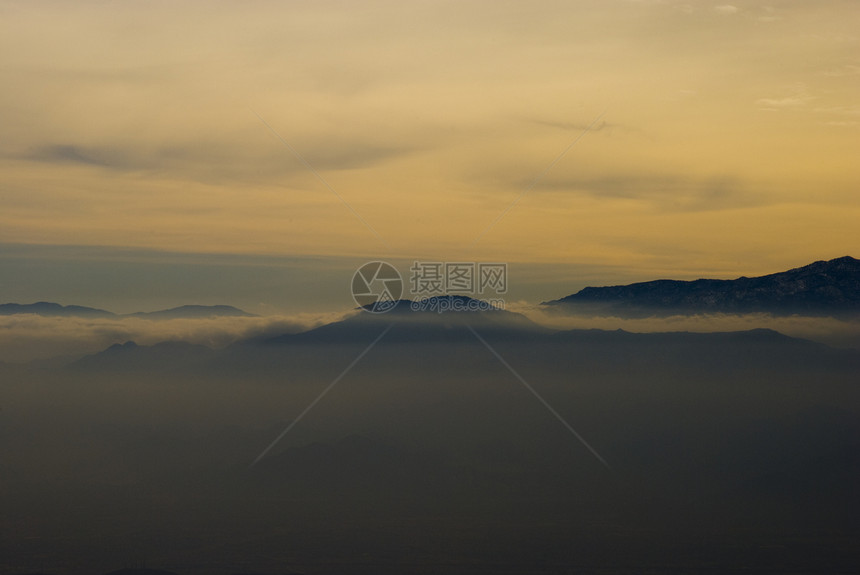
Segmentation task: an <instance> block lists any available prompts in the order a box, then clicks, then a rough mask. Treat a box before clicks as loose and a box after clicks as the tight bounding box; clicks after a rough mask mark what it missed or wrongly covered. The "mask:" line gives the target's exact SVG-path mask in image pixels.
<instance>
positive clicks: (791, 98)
mask: <svg viewBox="0 0 860 575" xmlns="http://www.w3.org/2000/svg"><path fill="white" fill-rule="evenodd" d="M815 99H816V97H815V96H812V95H811V94H809V92H808V91H807V89H806V86H805V85H803V84H798V85H796V86H794V87H793V88H792V89H791V93H790V94H789V95H787V96H783V97H780V98H759V99H758V100H756V102H755V103H756V106H758V107H759V109H762V110H770V111H778V110H799V109H801V108H804V107H806V105H807V104H809V103H810V102H811V101H813V100H815Z"/></svg>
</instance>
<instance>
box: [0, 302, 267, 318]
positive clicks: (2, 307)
mask: <svg viewBox="0 0 860 575" xmlns="http://www.w3.org/2000/svg"><path fill="white" fill-rule="evenodd" d="M18 314H35V315H41V316H45V317H89V318H97V317H103V318H119V317H140V318H145V319H196V318H207V317H256V316H255V315H254V314H252V313H248V312H246V311H243V310H241V309H239V308H236V307H233V306H231V305H183V306H179V307H174V308H171V309H165V310H158V311H149V312H145V311H139V312H135V313H130V314H116V313H113V312H111V311H107V310H103V309H98V308H92V307H85V306H80V305H61V304H58V303H52V302H46V301H40V302H36V303H30V304H18V303H4V304H0V315H18Z"/></svg>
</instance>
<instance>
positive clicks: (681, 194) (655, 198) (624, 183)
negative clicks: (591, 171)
mask: <svg viewBox="0 0 860 575" xmlns="http://www.w3.org/2000/svg"><path fill="white" fill-rule="evenodd" d="M539 188H542V189H547V188H549V189H553V190H564V191H568V192H570V193H577V194H587V195H590V196H593V197H597V198H616V199H629V200H639V201H644V202H648V203H651V204H653V205H654V206H656V207H658V208H660V209H661V210H666V211H708V210H721V209H727V208H739V207H750V206H755V205H762V204H765V203H767V198H766V197H765V196H764V195H763V194H762V193H760V192H759V193H757V192H754V191H752V190H750V189H749V188H748V187H747V186H746V185H744V183H743V182H742V181H741V180H740V179H739V178H737V177H735V176H731V175H716V176H712V177H706V178H697V177H694V176H688V175H683V174H669V173H664V174H659V173H657V174H654V173H635V172H631V173H626V174H624V173H621V174H618V173H616V174H608V175H601V176H592V177H588V176H582V177H571V178H564V177H555V178H553V177H551V176H550V177H549V178H547V179H546V180H545V181H542V182H541V184H540V186H539Z"/></svg>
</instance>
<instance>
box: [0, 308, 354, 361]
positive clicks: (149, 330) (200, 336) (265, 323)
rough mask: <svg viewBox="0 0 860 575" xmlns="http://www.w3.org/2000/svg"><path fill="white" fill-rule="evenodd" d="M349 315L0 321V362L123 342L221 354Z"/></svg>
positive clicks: (69, 353) (7, 318) (94, 349)
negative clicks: (240, 343) (244, 342)
mask: <svg viewBox="0 0 860 575" xmlns="http://www.w3.org/2000/svg"><path fill="white" fill-rule="evenodd" d="M349 313H353V312H348V313H347V314H344V313H320V314H310V313H307V314H296V315H291V316H269V317H223V318H207V319H172V320H162V321H159V320H150V319H142V318H110V319H85V318H77V317H42V316H37V315H30V314H22V315H12V316H0V361H4V362H10V363H13V362H22V361H31V360H36V359H48V358H53V357H57V356H66V357H68V358H70V359H72V358H75V357H78V356H82V355H86V354H91V353H96V352H99V351H101V350H103V349H105V348H107V347H108V346H111V345H113V344H115V343H124V342H126V341H134V342H136V343H138V344H140V345H153V344H156V343H159V342H162V341H186V342H189V343H194V344H200V345H205V346H208V347H212V348H220V347H224V346H227V345H229V344H231V343H233V342H235V341H237V340H240V339H245V338H251V337H260V336H267V335H271V336H274V335H281V334H285V333H298V332H301V331H305V330H308V329H311V328H314V327H317V326H319V325H322V324H324V323H330V322H332V321H337V320H340V319H343V318H344V317H345V316H346V315H348V314H349Z"/></svg>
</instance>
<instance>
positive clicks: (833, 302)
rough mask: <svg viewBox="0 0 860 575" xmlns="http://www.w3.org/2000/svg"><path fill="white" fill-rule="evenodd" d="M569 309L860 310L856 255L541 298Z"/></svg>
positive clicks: (624, 312) (632, 312)
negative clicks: (764, 271)
mask: <svg viewBox="0 0 860 575" xmlns="http://www.w3.org/2000/svg"><path fill="white" fill-rule="evenodd" d="M541 305H544V306H546V307H547V308H550V309H555V310H558V311H565V312H571V313H586V314H595V315H597V314H605V315H609V314H611V315H619V316H631V317H641V316H649V315H672V314H695V313H754V312H764V313H771V314H774V315H792V314H798V315H813V316H838V317H842V316H858V315H860V260H856V259H854V258H852V257H849V256H845V257H842V258H837V259H834V260H830V261H819V262H815V263H813V264H810V265H808V266H804V267H801V268H796V269H792V270H789V271H785V272H780V273H775V274H770V275H766V276H760V277H752V278H748V277H740V278H737V279H734V280H716V279H698V280H694V281H678V280H656V281H649V282H641V283H634V284H630V285H621V286H609V287H587V288H585V289H583V290H580V291H579V292H577V293H575V294H572V295H569V296H567V297H564V298H561V299H558V300H553V301H548V302H544V303H543V304H541Z"/></svg>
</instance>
